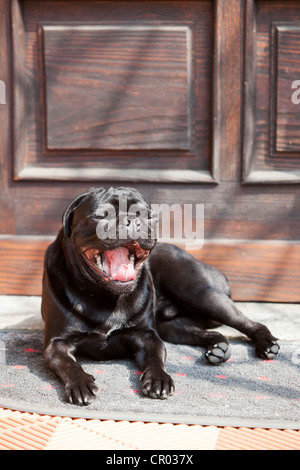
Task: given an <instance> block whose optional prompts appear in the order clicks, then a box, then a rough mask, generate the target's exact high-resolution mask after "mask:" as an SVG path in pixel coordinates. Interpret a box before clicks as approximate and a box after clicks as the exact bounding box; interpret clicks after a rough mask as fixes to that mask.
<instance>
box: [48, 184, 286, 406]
mask: <svg viewBox="0 0 300 470" xmlns="http://www.w3.org/2000/svg"><path fill="white" fill-rule="evenodd" d="M120 200H122V204H123V206H124V201H126V204H127V207H126V209H127V211H126V209H125V210H123V209H124V208H123V209H122V211H120ZM129 207H134V210H135V213H134V214H132V213H130V211H129V212H128V208H129ZM112 209H113V210H112ZM126 212H127V213H126ZM109 213H111V215H112V217H108V215H109ZM140 214H143V217H137V215H140ZM152 221H153V214H152V212H151V210H150V206H149V204H148V203H147V202H146V201H145V200H144V198H143V197H142V196H141V194H139V193H138V192H137V191H136V190H134V189H131V188H110V189H102V188H99V189H90V190H88V191H87V192H85V193H83V194H80V195H79V196H77V197H76V199H75V200H74V201H73V202H72V203H71V204H70V205H69V207H68V208H67V209H66V211H65V213H64V215H63V227H62V229H61V230H60V232H59V234H58V236H57V239H56V240H55V241H54V242H53V243H52V244H51V245H50V246H49V248H48V249H47V252H46V255H45V264H44V276H43V294H42V315H43V318H44V321H45V359H46V363H47V364H48V366H49V367H50V369H52V371H54V373H55V374H57V375H58V376H59V377H60V378H61V380H62V382H63V384H64V387H65V395H66V400H67V401H68V402H70V403H73V404H76V405H88V404H90V403H91V402H92V400H93V399H94V398H95V395H96V392H97V386H96V384H95V379H94V377H93V376H92V375H90V374H87V373H86V372H85V371H84V370H83V368H82V367H81V366H80V365H79V364H78V363H77V362H76V355H83V356H87V357H89V358H93V359H95V360H97V361H103V360H107V359H112V358H125V357H131V358H133V359H134V360H135V362H136V364H137V365H138V367H139V368H140V369H141V370H142V375H141V390H142V393H143V394H144V395H146V396H149V397H151V398H160V399H165V398H167V397H168V396H169V395H172V393H173V392H174V384H173V380H172V378H171V377H170V376H169V375H168V374H167V372H166V370H165V360H166V349H165V345H164V343H163V340H165V341H168V342H172V343H177V344H189V345H195V346H204V347H206V348H207V350H206V353H205V357H206V359H207V360H208V361H209V362H210V363H211V364H214V365H216V364H220V363H222V362H225V361H226V360H227V359H228V358H229V357H230V350H229V342H228V339H227V338H226V337H224V336H223V335H222V334H220V333H218V332H216V331H207V330H206V328H213V327H214V326H217V325H218V324H222V323H223V324H226V325H229V326H231V327H234V328H236V329H237V330H239V331H241V332H242V333H244V334H246V335H247V336H248V337H249V338H250V339H251V340H252V341H253V342H254V344H255V347H256V353H257V355H258V357H260V358H265V359H268V358H274V357H275V356H276V355H277V353H278V351H279V346H278V344H277V343H276V338H274V337H273V336H272V334H271V333H270V331H269V330H268V328H267V327H266V326H264V325H262V324H260V323H256V322H253V321H251V320H249V319H248V318H246V317H245V316H244V315H243V314H242V313H241V312H240V311H239V310H238V309H237V307H236V306H235V304H234V303H233V301H232V300H231V298H230V288H229V285H228V282H227V279H226V277H225V276H224V275H223V274H222V273H221V272H220V271H218V270H217V269H215V268H214V267H212V266H210V265H207V264H204V263H202V262H199V261H197V260H196V259H195V258H193V257H192V256H191V255H190V254H188V253H187V252H185V251H184V250H182V249H180V248H178V247H176V246H173V245H169V244H162V243H156V238H155V235H154V233H153V232H154V231H153V224H152V223H151V222H152ZM149 222H150V223H149ZM121 232H122V233H121ZM105 235H106V236H105ZM121 235H122V236H121Z"/></svg>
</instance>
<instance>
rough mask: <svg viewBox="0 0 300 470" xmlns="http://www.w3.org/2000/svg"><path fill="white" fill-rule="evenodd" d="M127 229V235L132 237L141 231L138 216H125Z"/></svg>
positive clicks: (135, 236)
mask: <svg viewBox="0 0 300 470" xmlns="http://www.w3.org/2000/svg"><path fill="white" fill-rule="evenodd" d="M127 231H128V235H129V236H130V237H132V238H134V239H135V238H137V235H139V233H140V231H141V221H140V219H138V218H134V219H133V218H129V217H128V218H127Z"/></svg>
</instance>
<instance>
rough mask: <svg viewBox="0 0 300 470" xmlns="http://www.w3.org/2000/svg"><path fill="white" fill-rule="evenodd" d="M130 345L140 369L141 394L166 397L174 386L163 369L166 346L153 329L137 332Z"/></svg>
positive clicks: (172, 390)
mask: <svg viewBox="0 0 300 470" xmlns="http://www.w3.org/2000/svg"><path fill="white" fill-rule="evenodd" d="M131 347H132V348H133V350H134V357H135V360H136V363H137V365H138V367H140V368H141V370H142V375H141V382H142V393H143V395H146V396H149V397H150V398H161V399H165V398H168V396H169V395H172V394H173V392H174V390H175V387H174V383H173V380H172V378H171V377H170V376H169V375H168V374H167V373H166V371H165V360H166V347H165V345H164V343H163V342H162V340H161V339H160V338H159V336H158V334H157V333H156V331H154V330H150V331H147V332H137V333H136V334H135V335H134V338H131Z"/></svg>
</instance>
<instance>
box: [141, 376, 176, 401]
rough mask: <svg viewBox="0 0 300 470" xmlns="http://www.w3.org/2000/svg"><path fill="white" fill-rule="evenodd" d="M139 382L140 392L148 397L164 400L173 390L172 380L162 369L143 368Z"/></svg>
mask: <svg viewBox="0 0 300 470" xmlns="http://www.w3.org/2000/svg"><path fill="white" fill-rule="evenodd" d="M141 382H142V394H143V395H145V396H147V397H150V398H160V399H161V400H164V399H166V398H168V396H170V395H173V393H174V390H175V387H174V382H173V380H172V379H171V377H170V376H169V375H168V374H167V373H166V372H165V371H164V370H145V371H144V373H143V374H142V376H141Z"/></svg>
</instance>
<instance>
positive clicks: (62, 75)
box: [12, 0, 217, 183]
mask: <svg viewBox="0 0 300 470" xmlns="http://www.w3.org/2000/svg"><path fill="white" fill-rule="evenodd" d="M12 5H13V8H12V21H13V51H14V67H13V71H14V75H13V76H14V91H15V93H14V102H15V120H14V136H15V142H16V145H15V152H14V178H15V180H16V181H20V180H50V181H53V180H72V181H74V180H75V179H76V180H77V181H80V180H86V181H95V180H96V181H107V180H111V181H117V180H122V179H124V177H125V179H126V180H127V181H134V182H137V181H150V182H153V181H164V182H173V181H180V182H181V181H185V182H208V183H213V182H215V181H216V175H215V171H214V170H215V164H214V159H216V158H217V157H215V156H214V155H213V153H212V131H213V123H212V112H211V109H212V99H213V23H214V5H213V2H212V1H201V2H198V1H188V2H176V1H172V0H170V1H167V2H163V3H160V2H150V1H143V2H137V1H134V0H133V1H130V0H129V1H127V2H104V1H102V2H101V1H100V2H95V1H94V0H90V1H76V2H70V1H63V2H61V1H57V2H55V1H48V2H47V1H42V2H35V1H27V0H24V1H22V0H20V1H17V0H14V1H13V2H12ZM71 10H72V12H71V13H70V11H71ZM24 84H26V86H25V87H24ZM129 167H130V171H128V168H129Z"/></svg>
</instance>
